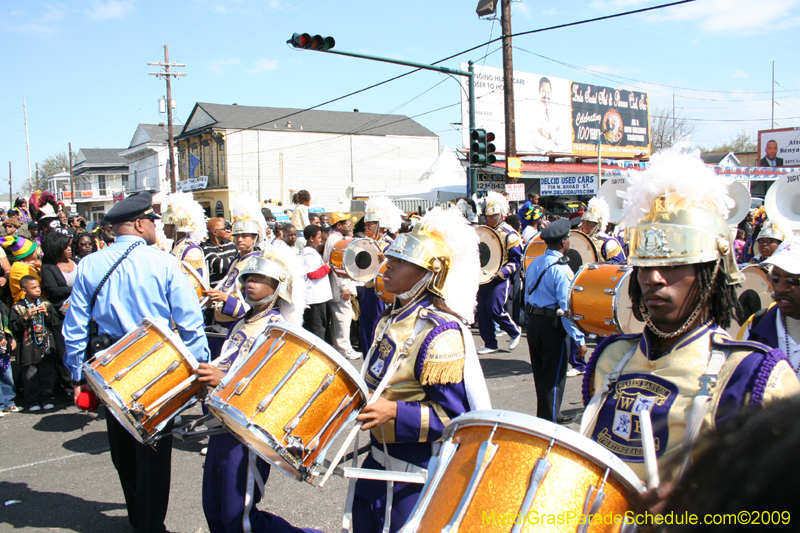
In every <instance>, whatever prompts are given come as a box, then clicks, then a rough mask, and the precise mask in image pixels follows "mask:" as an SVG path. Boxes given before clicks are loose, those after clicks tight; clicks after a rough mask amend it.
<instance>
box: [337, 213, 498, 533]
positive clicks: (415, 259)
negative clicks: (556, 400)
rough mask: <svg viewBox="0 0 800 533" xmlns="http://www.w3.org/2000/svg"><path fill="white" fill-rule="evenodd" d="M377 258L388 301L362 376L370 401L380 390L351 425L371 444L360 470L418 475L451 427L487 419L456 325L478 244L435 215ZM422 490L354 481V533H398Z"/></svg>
mask: <svg viewBox="0 0 800 533" xmlns="http://www.w3.org/2000/svg"><path fill="white" fill-rule="evenodd" d="M386 256H387V257H388V258H389V262H388V264H387V268H386V273H385V274H384V282H385V286H386V290H388V291H390V292H392V293H394V294H396V295H397V298H396V300H395V302H394V304H393V305H392V307H391V308H390V310H389V312H388V313H386V314H384V316H383V317H382V318H381V320H380V322H378V327H377V328H376V330H375V338H374V340H373V342H372V347H371V348H370V351H369V353H368V356H367V359H366V360H365V362H364V366H363V368H362V374H363V375H364V377H365V380H366V383H367V386H368V387H369V389H370V390H371V391H375V389H376V388H378V387H379V384H380V383H381V381H382V380H387V383H388V386H387V387H386V389H385V390H384V392H383V393H382V394H381V396H380V397H379V398H378V399H377V401H375V402H374V403H371V404H369V405H367V406H366V407H365V408H364V409H363V410H362V411H361V414H359V416H358V420H359V421H360V422H362V423H363V425H362V426H361V429H363V430H370V440H371V443H372V450H371V452H370V455H369V456H368V457H367V458H366V459H365V460H364V463H363V464H362V467H363V468H368V469H376V470H401V471H405V472H425V470H426V469H427V467H428V461H429V460H430V459H431V456H432V455H433V444H434V443H435V442H436V441H437V440H439V439H440V438H441V435H442V431H443V430H444V427H445V426H446V425H447V424H448V423H449V422H450V420H452V419H453V418H455V417H456V416H458V415H461V414H463V413H464V412H466V411H470V410H474V409H491V404H490V401H489V394H488V391H487V389H486V382H485V381H484V378H483V372H482V370H481V367H480V361H479V360H478V357H477V353H476V351H475V346H474V344H473V341H472V334H471V333H470V331H469V329H468V328H467V326H466V325H465V324H469V323H470V322H471V321H472V317H473V313H474V309H475V296H476V293H477V289H478V278H479V276H480V261H479V259H478V239H477V235H476V233H475V231H474V230H473V229H472V228H471V227H470V226H469V225H468V223H467V221H466V220H465V219H464V217H463V216H462V215H461V213H460V212H459V210H458V209H450V210H448V211H444V210H442V209H441V208H435V209H433V210H432V211H430V212H428V213H427V214H426V215H425V216H424V217H422V219H421V220H420V221H419V222H418V223H417V224H415V226H414V228H413V229H412V230H411V232H410V233H401V234H400V235H398V236H397V239H396V240H395V241H394V243H392V245H391V246H390V247H389V249H388V250H387V251H386ZM396 365H399V366H396ZM351 490H353V485H352V484H351ZM421 490H422V485H420V484H409V483H393V482H386V481H375V480H368V479H360V480H358V481H357V482H356V483H355V499H354V502H353V530H354V533H362V532H373V533H377V532H379V531H381V530H382V529H383V528H384V527H385V526H386V525H388V530H389V531H390V532H394V531H397V530H398V529H399V528H400V527H401V526H402V525H403V524H404V523H405V521H406V519H407V518H408V516H409V515H410V513H411V510H412V508H413V507H414V505H415V503H416V502H417V499H418V498H419V494H420V491H421ZM387 495H388V496H387Z"/></svg>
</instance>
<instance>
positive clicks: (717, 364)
mask: <svg viewBox="0 0 800 533" xmlns="http://www.w3.org/2000/svg"><path fill="white" fill-rule="evenodd" d="M727 359H728V352H727V351H722V350H712V351H711V356H710V357H709V358H708V366H707V367H706V372H705V374H703V375H702V376H700V378H699V381H700V392H698V393H697V396H695V397H694V400H693V401H692V410H691V411H689V419H688V420H687V421H686V432H685V433H684V434H683V461H682V462H681V469H680V470H679V471H678V478H677V479H681V478H682V477H683V474H685V473H686V470H687V469H688V468H689V467H690V466H692V447H693V446H694V443H695V441H697V437H698V435H700V428H701V427H702V426H703V421H704V420H705V418H706V413H708V408H709V404H710V403H711V399H712V390H713V388H714V386H715V385H716V384H717V380H718V378H719V372H720V370H722V365H723V364H724V363H725V361H726V360H727Z"/></svg>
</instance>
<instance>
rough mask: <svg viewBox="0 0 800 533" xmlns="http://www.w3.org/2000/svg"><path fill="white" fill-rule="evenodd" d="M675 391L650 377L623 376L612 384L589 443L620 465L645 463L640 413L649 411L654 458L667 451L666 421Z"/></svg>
mask: <svg viewBox="0 0 800 533" xmlns="http://www.w3.org/2000/svg"><path fill="white" fill-rule="evenodd" d="M677 397H678V387H677V386H676V385H675V384H674V383H672V382H670V381H667V380H666V379H664V378H662V377H660V376H654V375H652V374H625V375H623V376H621V377H620V379H619V381H617V382H616V383H615V384H614V388H613V390H612V391H611V393H610V394H609V395H608V398H607V399H606V402H605V403H604V404H603V407H602V408H601V409H600V414H599V415H598V417H597V424H595V428H594V432H593V433H592V440H595V441H597V443H598V444H600V445H601V446H603V447H604V448H608V449H609V450H610V451H611V452H613V453H614V454H615V455H617V456H619V458H620V459H622V460H623V461H628V462H632V463H641V462H644V452H643V448H642V434H641V426H640V422H639V413H641V412H642V411H645V410H647V411H650V416H651V418H652V421H653V437H654V440H655V449H656V456H657V457H660V456H661V455H663V453H664V450H666V449H667V441H668V438H669V426H668V424H667V418H668V416H669V410H670V408H671V407H672V404H673V402H674V401H675V399H676V398H677Z"/></svg>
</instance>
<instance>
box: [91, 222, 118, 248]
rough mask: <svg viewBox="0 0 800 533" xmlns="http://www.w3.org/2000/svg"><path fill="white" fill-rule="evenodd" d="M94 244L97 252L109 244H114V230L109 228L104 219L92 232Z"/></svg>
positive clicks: (109, 225)
mask: <svg viewBox="0 0 800 533" xmlns="http://www.w3.org/2000/svg"><path fill="white" fill-rule="evenodd" d="M94 234H95V237H94V243H95V246H96V247H97V249H98V250H102V249H103V248H105V247H106V246H108V245H109V244H114V239H115V237H114V228H112V227H111V224H109V223H108V222H107V221H106V219H103V220H101V221H100V225H99V226H97V229H96V230H94Z"/></svg>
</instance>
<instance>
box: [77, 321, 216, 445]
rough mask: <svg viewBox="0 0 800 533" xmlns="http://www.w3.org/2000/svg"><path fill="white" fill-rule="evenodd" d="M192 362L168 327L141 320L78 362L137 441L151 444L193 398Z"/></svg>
mask: <svg viewBox="0 0 800 533" xmlns="http://www.w3.org/2000/svg"><path fill="white" fill-rule="evenodd" d="M197 367H198V364H197V360H196V359H195V358H194V356H192V354H191V353H189V351H188V350H187V349H186V347H185V346H184V344H183V343H182V342H181V340H180V339H179V338H178V337H177V335H175V334H174V333H173V332H172V331H170V330H168V329H166V328H162V327H161V326H159V325H158V324H156V323H155V322H153V321H151V320H149V319H147V318H145V319H144V320H142V321H141V322H140V323H139V325H138V326H137V327H136V329H134V330H133V331H131V332H130V333H128V334H127V335H125V336H124V337H122V338H121V339H120V340H119V341H117V342H116V343H114V344H113V345H112V346H110V347H109V348H108V349H106V350H103V351H102V352H99V353H98V354H97V355H95V356H94V357H93V358H92V359H91V360H89V361H87V362H86V363H84V364H83V375H84V376H85V377H86V381H87V383H89V385H91V386H92V389H94V391H95V393H96V394H97V396H98V397H99V398H100V399H101V400H103V403H105V404H106V406H107V407H108V410H109V411H110V412H111V414H112V415H114V417H115V418H116V419H117V420H119V422H120V424H122V425H123V426H125V429H127V430H128V431H129V432H130V433H131V435H133V436H134V437H135V438H136V440H138V441H139V442H141V443H143V444H149V445H151V446H154V445H155V443H156V441H157V440H158V433H159V432H161V431H162V430H163V429H164V427H165V426H166V425H167V423H169V421H170V420H172V418H173V417H174V416H176V415H177V414H178V413H180V412H181V411H183V410H184V409H188V408H189V407H191V406H193V405H194V404H195V403H197V401H198V396H200V395H201V394H202V393H203V390H204V387H203V386H202V385H201V384H200V383H199V382H198V381H197V376H196V375H194V374H193V373H192V371H193V370H194V369H196V368H197Z"/></svg>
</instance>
